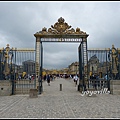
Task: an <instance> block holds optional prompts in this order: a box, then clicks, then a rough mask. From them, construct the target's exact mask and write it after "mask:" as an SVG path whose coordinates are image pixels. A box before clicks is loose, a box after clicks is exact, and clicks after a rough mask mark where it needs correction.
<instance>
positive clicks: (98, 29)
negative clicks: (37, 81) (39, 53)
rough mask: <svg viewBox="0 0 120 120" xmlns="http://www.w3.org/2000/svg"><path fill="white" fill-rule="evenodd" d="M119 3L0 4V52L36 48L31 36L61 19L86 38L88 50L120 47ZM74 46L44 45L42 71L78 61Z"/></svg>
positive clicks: (67, 44)
mask: <svg viewBox="0 0 120 120" xmlns="http://www.w3.org/2000/svg"><path fill="white" fill-rule="evenodd" d="M119 13H120V2H80V1H79V2H78V1H75V2H74V1H72V2H67V1H66V2H61V1H59V2H58V1H56V2H0V16H1V20H0V48H2V47H6V44H10V46H11V47H17V48H35V41H36V38H35V37H34V34H35V33H36V32H38V31H41V30H42V28H43V27H46V28H47V29H48V28H50V27H51V25H54V24H55V23H56V22H57V20H58V19H59V18H60V17H63V18H64V19H65V22H67V23H68V24H69V25H71V26H72V28H74V29H76V28H77V27H79V28H80V29H81V30H82V31H84V32H86V33H87V34H89V36H88V39H87V41H88V48H105V47H106V48H111V47H112V44H114V45H115V47H117V48H119V47H120V45H119V44H120V34H119V31H120V26H119V21H120V16H119ZM78 46H79V43H77V44H74V43H73V44H72V43H71V44H69V43H43V48H44V61H43V62H44V67H45V68H62V67H66V66H68V65H69V64H71V63H72V62H75V61H77V60H78V50H77V49H78Z"/></svg>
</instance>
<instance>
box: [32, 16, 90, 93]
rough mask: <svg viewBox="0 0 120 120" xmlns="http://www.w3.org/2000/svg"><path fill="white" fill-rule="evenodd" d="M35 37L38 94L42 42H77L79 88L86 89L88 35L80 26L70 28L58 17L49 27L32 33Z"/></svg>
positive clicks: (40, 76) (40, 80)
mask: <svg viewBox="0 0 120 120" xmlns="http://www.w3.org/2000/svg"><path fill="white" fill-rule="evenodd" d="M34 36H35V37H36V46H35V49H36V75H37V76H38V77H36V88H37V89H38V91H39V94H41V93H42V91H43V86H42V79H41V78H42V64H43V57H42V52H43V48H42V42H79V43H80V47H79V56H80V57H81V58H80V57H79V67H80V69H79V73H80V74H79V76H80V83H81V84H80V86H81V90H85V89H86V84H87V37H88V36H89V35H88V34H87V33H86V32H83V31H81V30H80V28H76V29H74V28H71V26H70V25H68V23H66V22H65V20H64V18H62V17H60V18H59V19H58V22H56V23H55V24H54V25H51V28H49V29H47V28H45V27H44V28H43V29H42V31H39V32H36V33H35V34H34Z"/></svg>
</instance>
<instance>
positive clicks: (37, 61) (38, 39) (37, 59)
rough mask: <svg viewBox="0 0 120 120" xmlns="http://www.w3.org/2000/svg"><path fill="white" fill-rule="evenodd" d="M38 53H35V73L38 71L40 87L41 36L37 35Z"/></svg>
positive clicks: (37, 83)
mask: <svg viewBox="0 0 120 120" xmlns="http://www.w3.org/2000/svg"><path fill="white" fill-rule="evenodd" d="M35 47H36V53H35V73H36V88H37V89H38V88H39V81H38V79H39V76H40V72H39V71H40V50H41V49H40V37H36V46H35Z"/></svg>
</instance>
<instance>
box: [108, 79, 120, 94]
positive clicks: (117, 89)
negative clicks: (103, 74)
mask: <svg viewBox="0 0 120 120" xmlns="http://www.w3.org/2000/svg"><path fill="white" fill-rule="evenodd" d="M110 93H111V94H113V95H120V80H110Z"/></svg>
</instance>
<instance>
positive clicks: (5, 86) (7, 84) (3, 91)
mask: <svg viewBox="0 0 120 120" xmlns="http://www.w3.org/2000/svg"><path fill="white" fill-rule="evenodd" d="M11 94H12V84H11V81H9V80H0V96H8V95H11Z"/></svg>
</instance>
